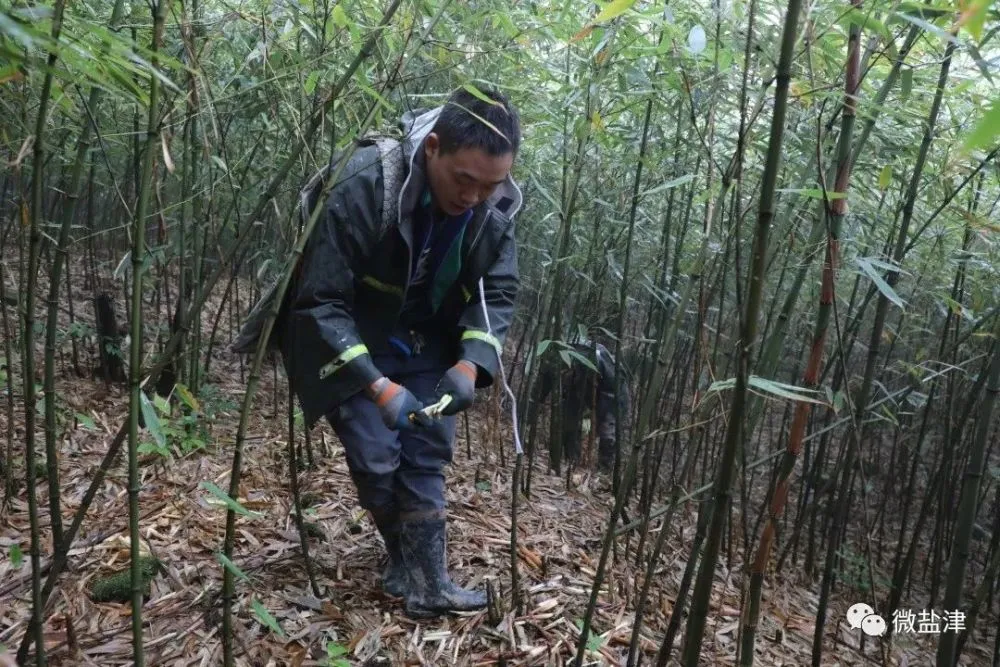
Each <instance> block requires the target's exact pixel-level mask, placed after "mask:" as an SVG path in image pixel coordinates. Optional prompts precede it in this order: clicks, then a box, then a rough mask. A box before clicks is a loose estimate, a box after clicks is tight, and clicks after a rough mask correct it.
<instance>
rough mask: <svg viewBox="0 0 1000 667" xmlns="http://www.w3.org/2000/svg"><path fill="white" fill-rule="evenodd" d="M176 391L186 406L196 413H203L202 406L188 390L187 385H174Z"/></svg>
mask: <svg viewBox="0 0 1000 667" xmlns="http://www.w3.org/2000/svg"><path fill="white" fill-rule="evenodd" d="M174 391H176V392H177V395H178V396H180V398H181V401H183V402H184V405H186V406H188V407H189V408H191V409H192V410H194V411H195V412H201V405H199V404H198V399H197V398H195V397H194V395H193V394H192V393H191V390H190V389H188V388H187V385H183V384H181V383H180V382H178V383H177V384H175V385H174Z"/></svg>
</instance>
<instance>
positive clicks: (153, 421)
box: [139, 391, 167, 447]
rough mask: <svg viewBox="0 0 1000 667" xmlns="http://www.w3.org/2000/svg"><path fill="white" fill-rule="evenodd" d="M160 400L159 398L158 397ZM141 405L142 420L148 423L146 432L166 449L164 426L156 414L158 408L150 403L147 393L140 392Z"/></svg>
mask: <svg viewBox="0 0 1000 667" xmlns="http://www.w3.org/2000/svg"><path fill="white" fill-rule="evenodd" d="M157 398H159V397H157ZM139 405H140V406H141V407H142V418H143V420H144V421H145V422H146V430H147V431H149V433H150V435H152V436H153V440H155V441H156V444H157V445H159V446H160V447H166V445H167V438H166V436H164V435H163V426H162V425H161V424H160V417H159V416H158V415H157V414H156V408H154V407H153V404H152V403H150V402H149V397H148V396H146V392H144V391H140V392H139Z"/></svg>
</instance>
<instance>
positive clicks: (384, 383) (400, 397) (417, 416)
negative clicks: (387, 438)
mask: <svg viewBox="0 0 1000 667" xmlns="http://www.w3.org/2000/svg"><path fill="white" fill-rule="evenodd" d="M368 395H369V396H370V397H371V399H372V400H373V401H375V405H377V406H378V411H379V414H381V415H382V422H383V423H384V424H385V425H386V427H387V428H390V429H392V430H393V431H399V430H404V429H413V428H416V427H417V426H430V425H431V424H432V423H433V420H432V419H431V418H430V417H428V416H427V415H425V414H424V413H423V412H421V410H423V408H424V406H423V405H421V404H420V401H418V400H417V397H416V396H414V395H413V394H412V393H410V390H409V389H407V388H406V387H404V386H403V385H400V384H396V383H395V382H393V381H392V380H390V379H389V378H387V377H381V378H379V379H378V380H375V382H373V383H372V384H371V385H369V386H368ZM410 415H413V421H410Z"/></svg>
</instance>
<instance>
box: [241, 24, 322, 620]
mask: <svg viewBox="0 0 1000 667" xmlns="http://www.w3.org/2000/svg"><path fill="white" fill-rule="evenodd" d="M338 6H339V5H338ZM251 606H252V607H253V612H254V614H256V615H257V618H258V619H259V620H260V622H261V623H263V624H264V625H266V626H267V627H269V628H270V629H271V630H272V631H273V632H274V634H276V635H278V636H279V637H284V636H285V631H284V630H282V629H281V626H280V625H278V621H277V619H276V618H274V616H272V615H271V612H269V611H268V610H267V608H266V607H265V606H264V605H263V604H261V602H260V600H258V599H257V598H254V600H253V602H252V603H251Z"/></svg>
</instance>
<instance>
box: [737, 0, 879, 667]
mask: <svg viewBox="0 0 1000 667" xmlns="http://www.w3.org/2000/svg"><path fill="white" fill-rule="evenodd" d="M850 4H851V7H852V8H853V9H854V10H855V11H860V9H861V0H850ZM860 63H861V29H860V28H859V27H858V26H857V25H852V26H851V28H850V32H849V36H848V42H847V67H846V76H845V79H844V102H843V106H842V110H843V112H842V116H841V123H842V125H841V129H840V138H839V147H838V148H839V157H838V160H839V163H838V166H837V179H836V185H835V186H834V192H835V193H836V194H838V195H842V196H841V197H839V198H837V199H834V200H833V203H832V205H831V207H830V208H831V211H830V215H829V230H828V236H827V244H826V261H825V262H824V264H823V285H822V289H821V290H820V303H819V310H818V311H817V315H816V326H815V330H814V333H813V340H812V345H811V346H810V352H809V361H808V363H807V365H806V369H805V373H804V375H803V386H804V387H805V388H807V389H813V388H815V387H816V386H818V384H819V374H820V371H821V370H822V363H823V352H824V348H825V345H826V334H827V330H828V328H829V323H830V315H831V313H832V311H833V301H834V299H835V298H836V297H835V293H834V286H835V284H836V271H837V262H838V258H839V245H840V228H841V225H842V223H843V220H844V217H845V216H846V214H847V190H848V188H849V186H850V178H851V166H852V165H851V138H852V134H853V129H854V120H855V117H856V115H857V97H856V93H857V89H858V83H859V78H860V77H859V74H860ZM812 406H813V403H810V402H808V401H796V403H795V416H794V418H793V420H792V425H791V429H790V433H789V436H788V447H787V450H786V452H785V455H784V456H783V457H782V460H781V463H780V464H779V468H778V479H777V481H776V482H775V485H774V487H773V489H772V492H771V496H770V499H769V501H768V512H767V520H766V523H765V525H764V531H763V533H762V534H761V536H760V542H759V544H758V546H757V554H756V557H755V558H754V559H753V562H752V564H751V568H750V590H749V598H748V600H747V601H746V604H745V606H744V608H743V621H742V648H741V654H740V655H741V660H740V664H741V665H742V666H743V667H751V665H753V663H754V646H755V643H756V638H757V625H758V623H759V620H760V612H761V608H760V600H761V595H762V593H763V584H764V576H765V574H766V573H767V566H768V564H769V562H770V558H771V549H772V547H773V545H774V540H775V536H776V533H777V530H778V525H777V524H778V521H779V520H780V519H781V517H782V516H783V514H784V511H785V504H786V503H787V500H788V491H789V488H790V484H791V475H792V473H793V472H794V471H795V464H796V462H797V461H798V457H799V454H800V453H801V451H802V443H803V438H804V436H805V433H806V426H807V424H808V422H809V416H810V414H811V413H812Z"/></svg>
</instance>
